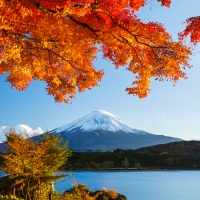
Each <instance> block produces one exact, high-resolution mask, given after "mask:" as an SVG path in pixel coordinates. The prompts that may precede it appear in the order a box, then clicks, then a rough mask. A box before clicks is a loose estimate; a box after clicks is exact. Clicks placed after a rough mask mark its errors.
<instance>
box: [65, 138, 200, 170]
mask: <svg viewBox="0 0 200 200" xmlns="http://www.w3.org/2000/svg"><path fill="white" fill-rule="evenodd" d="M109 168H181V169H185V168H190V169H191V168H194V169H195V168H200V141H181V142H171V143H168V144H160V145H155V146H151V147H145V148H140V149H136V150H131V149H130V150H123V149H116V150H114V151H113V152H95V153H89V152H84V153H78V152H73V155H72V156H71V157H69V159H68V161H67V163H66V164H65V165H64V166H63V169H66V170H67V169H109Z"/></svg>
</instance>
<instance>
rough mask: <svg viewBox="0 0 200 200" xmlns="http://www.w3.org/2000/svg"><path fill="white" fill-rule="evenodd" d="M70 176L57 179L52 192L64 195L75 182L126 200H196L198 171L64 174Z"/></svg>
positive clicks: (199, 192) (199, 196)
mask: <svg viewBox="0 0 200 200" xmlns="http://www.w3.org/2000/svg"><path fill="white" fill-rule="evenodd" d="M63 173H67V174H69V173H70V174H73V175H72V176H70V177H66V178H63V179H60V180H59V181H58V183H57V184H56V185H55V189H56V190H58V191H59V192H63V191H65V190H66V189H69V188H72V184H73V182H74V181H76V182H77V183H79V184H80V183H82V184H86V185H87V186H88V189H91V190H99V189H102V188H103V187H105V188H107V189H110V190H117V191H118V192H119V193H121V194H123V195H125V196H126V197H127V199H128V200H199V199H200V171H189V170H188V171H187V170H177V171H134V172H133V171H131V172H130V171H118V172H117V171H113V172H110V171H109V172H105V171H102V172H89V171H86V172H70V171H69V172H63Z"/></svg>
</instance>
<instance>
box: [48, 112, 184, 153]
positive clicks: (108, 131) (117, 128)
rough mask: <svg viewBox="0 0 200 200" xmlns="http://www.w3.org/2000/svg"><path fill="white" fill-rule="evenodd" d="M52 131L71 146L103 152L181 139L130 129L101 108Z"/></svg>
mask: <svg viewBox="0 0 200 200" xmlns="http://www.w3.org/2000/svg"><path fill="white" fill-rule="evenodd" d="M51 134H60V136H61V137H62V139H63V140H64V141H66V140H68V141H69V146H68V147H69V148H75V149H93V150H103V151H108V150H109V151H112V150H114V149H117V148H121V149H137V148H140V147H146V146H152V145H156V144H165V143H169V142H175V141H181V140H182V139H179V138H173V137H168V136H164V135H154V134H150V133H147V132H145V131H142V130H138V129H134V128H131V127H129V126H128V125H126V124H125V123H123V122H122V121H121V120H120V119H119V118H118V117H116V116H115V115H113V114H111V113H108V112H106V111H102V110H100V111H93V112H91V113H89V114H88V115H86V116H84V117H82V118H79V119H77V120H75V121H73V122H71V123H69V124H66V125H64V126H61V127H58V128H56V129H53V130H52V131H51Z"/></svg>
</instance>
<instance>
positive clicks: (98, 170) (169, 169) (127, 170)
mask: <svg viewBox="0 0 200 200" xmlns="http://www.w3.org/2000/svg"><path fill="white" fill-rule="evenodd" d="M61 171H63V172H69V171H70V172H145V171H146V172H148V171H149V172H151V171H152V172H155V171H161V172H164V171H200V169H193V168H142V169H137V168H128V169H122V168H111V169H69V170H61Z"/></svg>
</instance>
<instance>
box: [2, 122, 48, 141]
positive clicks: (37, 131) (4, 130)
mask: <svg viewBox="0 0 200 200" xmlns="http://www.w3.org/2000/svg"><path fill="white" fill-rule="evenodd" d="M12 129H14V130H15V131H16V132H17V133H23V132H26V133H27V134H28V135H30V136H31V135H38V134H42V133H43V132H44V131H43V130H42V128H41V127H38V128H36V129H35V130H34V129H32V128H31V127H29V126H27V125H25V124H18V125H16V126H12V127H11V126H1V127H0V142H3V141H5V140H6V136H5V134H6V133H8V132H9V131H10V130H12Z"/></svg>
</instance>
